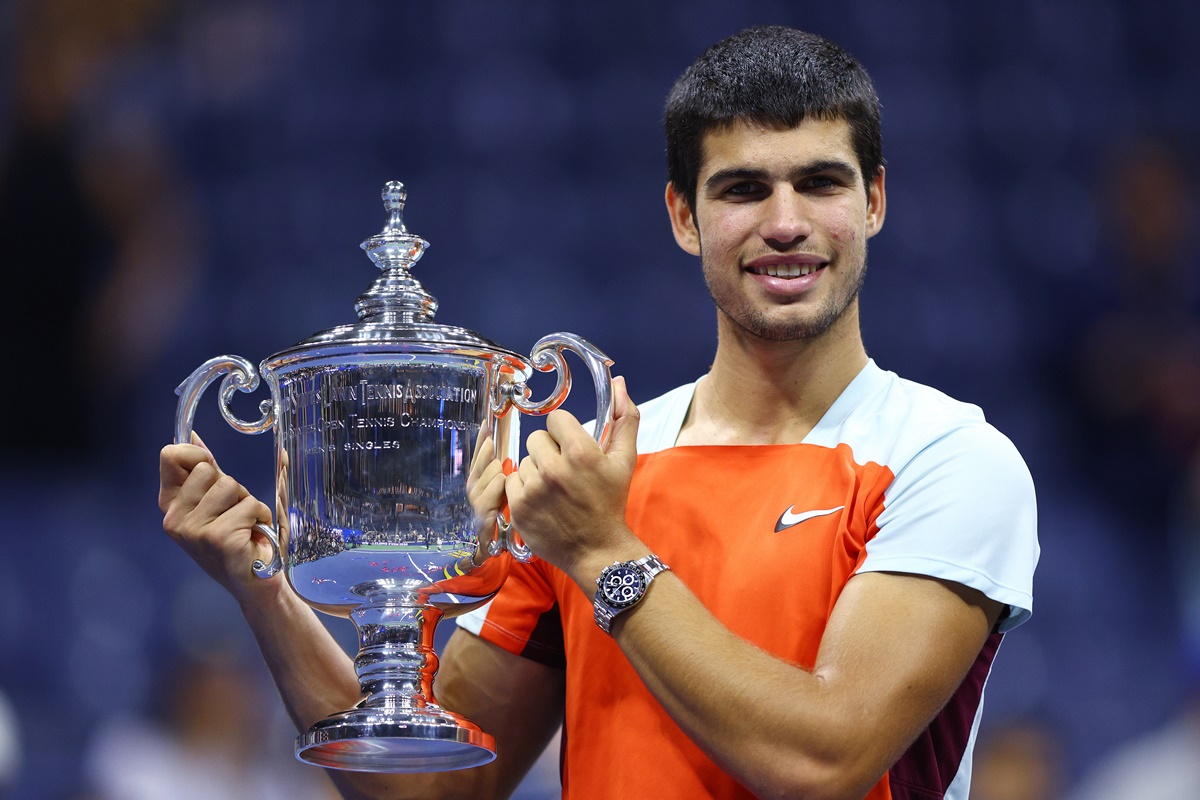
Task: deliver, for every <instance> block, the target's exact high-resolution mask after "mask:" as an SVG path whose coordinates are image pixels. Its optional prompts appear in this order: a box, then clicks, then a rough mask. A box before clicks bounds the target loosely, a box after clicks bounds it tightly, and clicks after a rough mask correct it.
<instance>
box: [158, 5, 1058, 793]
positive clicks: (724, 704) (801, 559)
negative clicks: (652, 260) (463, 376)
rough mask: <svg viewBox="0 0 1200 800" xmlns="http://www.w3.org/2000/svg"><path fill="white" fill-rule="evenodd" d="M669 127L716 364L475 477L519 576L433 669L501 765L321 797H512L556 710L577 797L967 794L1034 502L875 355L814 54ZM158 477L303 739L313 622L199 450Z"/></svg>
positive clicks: (692, 86)
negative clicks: (510, 537) (507, 513)
mask: <svg viewBox="0 0 1200 800" xmlns="http://www.w3.org/2000/svg"><path fill="white" fill-rule="evenodd" d="M666 125H667V140H668V157H669V166H670V182H669V184H668V186H667V190H666V202H667V208H668V212H669V214H670V219H671V224H672V228H673V231H674V234H675V238H676V241H677V242H678V243H679V245H680V246H681V247H683V248H684V249H685V250H686V251H688V252H690V253H692V254H695V255H698V256H699V257H700V260H701V265H702V268H703V272H704V277H705V280H706V282H707V284H708V287H709V290H710V292H711V294H712V296H713V299H714V301H715V302H716V305H717V324H718V332H719V340H718V347H717V354H716V357H715V359H714V362H713V366H712V369H711V370H710V371H709V373H708V374H707V375H705V376H704V377H703V378H702V379H700V380H699V381H697V382H696V383H694V384H691V385H688V386H684V387H681V388H679V389H676V390H674V391H672V392H670V393H668V394H667V395H665V396H663V397H661V398H658V399H656V400H653V401H651V402H649V403H646V404H645V405H644V406H643V408H642V410H641V412H640V414H639V411H638V409H636V408H635V407H634V405H633V403H632V402H630V401H629V399H628V397H627V395H626V394H625V390H624V385H623V383H621V382H618V389H617V393H616V394H617V418H616V422H615V428H614V435H613V441H612V445H611V446H610V447H609V449H608V451H607V452H602V451H601V450H600V449H599V448H598V447H597V446H596V445H595V444H594V442H593V441H592V439H591V437H590V436H589V435H588V434H587V432H586V431H585V430H584V428H583V427H582V426H580V425H579V423H578V422H577V421H576V420H574V419H573V418H572V417H570V416H569V415H568V414H566V413H565V412H555V413H554V414H552V415H551V416H550V418H549V419H548V422H547V430H546V431H545V432H540V433H535V434H534V435H533V436H531V437H530V439H529V442H528V452H529V456H528V457H527V458H526V459H525V460H523V461H522V463H521V465H520V467H519V469H518V470H517V471H516V472H514V473H512V474H511V475H508V476H505V475H503V474H502V472H501V470H500V465H499V464H498V463H491V464H484V463H477V464H476V465H475V468H474V474H473V475H472V484H473V490H472V496H473V501H474V502H475V503H476V505H477V507H478V508H480V509H489V508H495V507H497V506H498V504H499V503H500V500H501V498H502V497H504V496H506V497H507V500H508V503H509V507H510V509H511V511H512V515H513V521H514V523H515V524H516V525H517V526H518V527H519V528H520V530H521V532H522V534H523V535H524V537H525V539H526V541H527V542H528V543H529V544H530V546H531V547H532V548H533V550H534V552H536V553H537V554H538V555H539V556H540V557H541V561H540V562H537V563H535V564H532V565H529V566H522V567H520V568H518V569H515V570H514V571H513V573H512V575H511V577H510V579H509V581H508V583H507V584H506V585H505V587H504V588H503V589H502V590H501V592H500V594H499V595H498V596H497V598H496V599H495V601H494V602H493V603H492V604H491V605H490V606H488V607H487V608H486V609H484V610H482V611H480V612H477V613H476V614H475V615H473V616H471V617H469V618H467V619H465V620H463V622H462V627H463V628H465V629H466V631H462V630H460V631H458V632H456V633H455V635H454V637H453V638H452V640H451V642H450V644H449V646H448V647H447V650H446V653H445V654H444V658H443V660H442V673H441V676H440V678H439V697H440V699H441V700H442V701H443V702H444V703H445V704H446V706H447V707H450V708H453V709H455V710H457V711H459V712H461V713H463V714H464V715H466V716H467V717H468V718H470V719H472V720H474V721H475V722H477V723H478V724H480V725H481V726H482V727H483V728H484V729H485V730H488V731H490V732H492V733H493V734H494V735H495V736H496V740H497V742H498V743H499V744H498V751H499V756H498V758H497V760H496V761H495V762H493V763H492V764H490V765H488V766H486V767H482V768H479V769H475V770H466V771H462V772H457V773H445V774H442V775H432V776H422V777H421V778H414V777H413V776H379V775H367V774H339V775H335V776H334V777H335V780H337V781H338V782H339V786H340V787H341V788H342V789H343V791H344V792H346V793H347V795H348V796H365V797H402V796H410V795H412V796H417V795H421V796H426V797H428V796H470V797H492V796H505V795H507V794H508V793H509V792H511V791H512V789H513V787H515V785H516V784H517V782H518V781H519V779H520V775H521V774H523V772H524V770H525V769H527V768H528V765H529V764H530V763H531V761H532V759H533V758H534V757H536V755H537V753H538V751H539V750H540V748H541V747H542V746H543V745H544V743H545V741H546V740H547V739H548V737H549V736H550V735H551V734H552V733H553V731H554V729H555V728H556V727H557V725H558V723H559V721H560V720H562V719H563V718H564V712H565V744H564V763H563V779H564V794H565V795H567V796H570V797H606V798H607V797H644V796H649V795H651V794H653V795H656V796H662V797H680V798H695V797H721V798H727V797H729V798H732V797H749V796H771V797H804V798H826V797H829V798H860V797H864V796H866V797H871V798H887V797H891V798H928V797H954V798H962V797H966V796H967V791H968V789H969V781H970V751H971V745H972V742H973V738H974V731H975V729H976V727H977V723H978V718H979V711H980V708H981V701H982V690H983V683H984V680H985V679H986V676H987V673H988V670H989V669H990V666H991V661H992V658H993V656H994V654H995V652H996V648H997V647H998V645H999V642H1000V638H1001V636H1002V634H1003V632H1005V631H1007V630H1009V629H1011V628H1012V627H1014V626H1016V625H1017V624H1020V622H1022V621H1024V619H1025V618H1027V617H1028V615H1029V613H1030V610H1031V607H1032V600H1031V584H1032V574H1033V570H1034V566H1035V564H1036V561H1037V554H1038V547H1037V541H1036V533H1035V519H1034V516H1035V511H1034V496H1033V487H1032V482H1031V480H1030V478H1029V474H1028V471H1027V470H1026V468H1025V465H1024V463H1023V462H1022V460H1021V458H1020V456H1019V455H1018V454H1017V452H1016V450H1015V449H1014V448H1013V446H1012V445H1011V443H1009V442H1008V440H1007V439H1005V438H1004V437H1003V436H1002V435H1000V434H999V433H998V432H997V431H996V430H995V429H994V428H992V427H991V426H989V425H988V424H987V423H986V422H984V420H983V416H982V414H981V413H980V412H979V410H978V409H976V408H974V407H972V406H967V405H964V404H961V403H958V402H956V401H954V400H951V399H949V398H947V397H945V396H944V395H942V394H940V393H938V392H936V391H934V390H932V389H928V388H926V387H922V386H918V385H915V384H912V383H909V382H907V381H903V380H901V379H899V378H897V377H896V376H895V375H893V374H891V373H887V372H884V371H883V370H881V369H880V368H879V367H877V366H876V365H875V364H874V363H873V362H871V361H870V360H869V359H868V357H867V354H866V351H865V349H864V346H863V343H862V339H861V335H860V331H859V321H858V312H859V306H858V292H859V288H860V287H861V285H862V281H863V277H864V275H865V271H866V240H867V239H868V238H870V237H871V236H873V235H875V233H877V232H878V231H879V230H880V228H881V226H882V225H883V220H884V210H885V192H884V169H883V165H882V147H881V144H880V141H881V140H880V134H879V107H878V100H877V98H876V96H875V92H874V88H873V87H872V85H871V82H870V79H869V78H868V77H867V75H866V73H865V72H864V71H863V70H862V68H861V66H859V65H858V63H857V62H855V61H854V60H853V59H852V58H851V57H850V56H848V55H847V54H845V53H844V52H842V51H841V50H840V49H838V48H837V47H836V46H834V45H833V44H831V43H829V42H826V41H824V40H822V39H820V38H819V37H816V36H812V35H810V34H806V33H802V32H799V31H794V30H790V29H784V28H758V29H751V30H748V31H743V32H742V33H740V34H737V35H736V36H733V37H731V38H730V39H727V40H725V41H723V42H721V43H719V44H717V45H715V46H714V47H713V48H710V50H709V51H707V52H706V53H705V54H704V55H702V56H701V57H700V59H699V60H697V62H696V63H695V64H693V65H692V66H691V67H690V68H689V69H688V71H687V72H686V73H685V74H684V75H683V76H682V77H681V78H680V80H679V81H678V82H677V83H676V86H675V88H674V89H673V91H672V93H671V96H670V99H669V101H668V107H667V116H666ZM162 474H163V488H162V494H161V498H160V503H161V505H162V507H163V510H164V512H165V514H166V518H165V522H164V525H165V527H166V529H167V530H168V532H170V533H171V534H172V535H173V536H174V537H175V538H176V539H177V540H178V541H180V543H181V544H182V545H183V546H184V547H185V548H186V549H188V551H189V552H190V553H191V554H192V555H193V557H195V558H196V559H197V561H199V562H200V563H201V564H202V565H204V566H205V568H206V569H207V570H208V571H209V572H210V573H211V574H213V576H214V577H216V578H217V579H218V580H220V581H222V582H223V583H224V584H225V585H226V586H227V587H228V588H229V589H230V590H231V591H232V592H233V593H234V595H235V597H237V598H238V599H239V600H240V601H241V603H242V607H243V609H244V611H245V613H246V617H247V619H248V621H249V622H250V624H251V627H252V628H253V629H254V631H255V633H256V635H257V636H258V639H259V642H260V644H261V646H262V649H263V653H264V656H265V657H266V659H267V662H268V664H269V665H270V667H271V669H272V671H273V673H274V674H275V676H276V680H277V682H278V684H279V687H280V690H281V693H282V694H283V697H284V699H285V701H286V702H287V703H288V705H289V708H290V709H291V711H292V713H293V715H294V717H295V718H296V720H297V722H298V723H299V724H300V725H301V726H302V727H306V726H307V725H309V724H311V723H312V722H314V721H315V720H317V719H320V718H322V717H323V716H325V715H327V714H329V713H331V712H334V711H337V710H340V709H342V708H345V707H348V706H350V705H351V704H353V703H354V702H355V701H356V700H357V699H358V686H357V681H356V680H355V677H354V673H353V670H352V669H351V667H350V665H349V660H348V659H347V658H346V656H345V655H344V654H342V652H341V651H340V649H338V648H337V646H336V645H335V644H334V643H333V642H332V641H331V640H330V639H329V637H328V635H327V634H326V633H325V631H324V629H323V628H322V626H321V625H320V624H319V623H318V622H317V621H316V620H315V618H314V616H313V614H312V612H311V611H309V609H308V608H307V607H305V606H304V605H303V604H302V603H301V602H300V601H299V600H297V599H296V598H295V597H294V595H292V594H291V593H290V591H288V590H287V589H286V588H285V587H283V586H281V583H282V582H281V581H278V580H274V581H268V582H262V583H256V582H255V580H254V579H252V578H250V576H249V574H248V570H247V568H246V565H247V564H249V563H250V561H251V560H252V558H253V557H254V555H255V544H254V543H253V540H252V539H251V538H250V534H249V530H248V529H249V527H250V526H251V525H252V524H253V522H254V521H256V520H259V519H267V518H269V512H268V510H267V509H266V507H265V506H263V505H262V504H261V503H259V502H258V501H257V500H255V499H254V498H252V497H250V496H249V495H248V494H247V493H246V492H245V490H244V489H242V488H241V487H240V486H239V485H238V484H237V483H236V482H235V481H233V480H232V479H230V478H228V477H225V476H221V475H220V473H219V471H218V470H217V468H216V466H215V464H213V463H212V461H211V456H209V455H208V454H207V452H206V451H204V450H202V449H201V448H198V447H190V446H173V447H168V448H166V449H165V450H164V451H163V464H162ZM613 565H616V566H613ZM598 580H599V584H598ZM598 585H599V586H600V591H597V587H598ZM597 624H599V627H597ZM602 629H603V630H602Z"/></svg>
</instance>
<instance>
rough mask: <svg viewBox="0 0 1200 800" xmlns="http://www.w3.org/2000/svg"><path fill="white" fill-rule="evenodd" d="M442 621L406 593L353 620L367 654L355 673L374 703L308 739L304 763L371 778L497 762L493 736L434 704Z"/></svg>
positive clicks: (325, 724)
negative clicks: (437, 638) (436, 640)
mask: <svg viewBox="0 0 1200 800" xmlns="http://www.w3.org/2000/svg"><path fill="white" fill-rule="evenodd" d="M406 601H408V602H406ZM441 618H442V612H441V611H440V610H438V609H437V608H434V607H432V606H429V605H418V604H417V602H416V597H415V596H406V595H400V596H395V595H392V596H388V597H386V598H380V599H379V600H378V601H377V602H371V601H370V600H368V602H367V603H365V604H364V605H362V606H360V607H359V608H357V609H355V610H354V611H353V612H352V613H351V619H353V620H354V624H355V625H356V626H357V628H358V635H359V651H358V655H357V657H356V658H355V659H354V669H355V671H356V672H357V673H358V679H359V685H360V686H361V687H362V690H363V694H364V695H366V697H365V698H364V699H363V701H362V702H361V703H359V704H358V706H357V707H356V708H354V709H352V710H350V711H344V712H342V713H340V714H334V715H333V716H331V717H327V718H326V719H323V720H321V721H320V722H318V723H317V724H315V725H313V726H312V727H311V728H310V729H309V730H308V732H306V733H304V734H301V735H300V737H299V738H298V739H297V740H296V757H297V758H299V759H300V760H301V761H307V762H309V763H311V764H316V765H318V766H322V767H332V768H334V769H346V770H360V771H368V772H430V771H435V770H451V769H464V768H466V767H475V766H479V765H481V764H486V763H488V762H489V761H491V760H492V759H493V758H495V757H496V746H495V741H494V740H493V738H492V737H491V736H490V735H489V734H486V733H484V732H483V731H482V730H481V729H480V728H479V726H478V725H475V724H474V723H472V722H470V721H469V720H467V719H465V718H463V717H462V716H460V715H458V714H455V713H454V712H452V711H447V710H446V709H444V708H442V707H441V706H439V705H438V704H437V701H436V700H435V699H434V695H433V678H434V675H436V674H437V669H438V657H437V654H436V653H435V652H434V649H433V636H434V631H435V629H436V628H437V624H438V622H439V621H440V620H441Z"/></svg>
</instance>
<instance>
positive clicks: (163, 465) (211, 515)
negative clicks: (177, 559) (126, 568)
mask: <svg viewBox="0 0 1200 800" xmlns="http://www.w3.org/2000/svg"><path fill="white" fill-rule="evenodd" d="M193 441H194V442H195V443H196V444H172V445H168V446H166V447H164V448H163V449H162V453H161V454H160V455H159V490H158V507H159V509H160V510H161V511H162V512H163V529H164V530H166V532H167V533H168V534H169V535H170V536H171V538H172V539H174V540H175V542H176V543H177V544H178V545H179V546H180V547H182V548H183V549H184V551H185V552H186V553H187V554H188V555H189V556H191V557H192V559H193V560H195V562H196V563H197V564H199V565H200V566H201V567H203V568H204V571H205V572H207V573H208V574H209V575H211V576H212V577H213V578H214V579H215V580H216V581H217V582H218V583H220V584H221V585H222V586H224V587H225V588H226V589H228V590H229V592H230V593H231V594H232V595H233V596H234V597H235V598H236V599H237V600H238V602H244V601H246V600H248V599H249V598H250V596H252V595H254V594H256V593H261V592H262V591H264V589H267V586H268V585H269V586H270V589H271V590H276V589H277V588H278V584H279V583H280V581H279V579H278V578H275V579H271V580H268V581H264V580H262V579H261V578H258V577H256V576H255V575H254V573H253V572H252V571H251V567H250V565H251V564H252V563H253V562H254V560H255V559H262V560H263V561H267V562H269V561H270V560H271V545H270V543H269V542H268V541H267V539H266V537H265V536H263V535H262V534H261V533H259V532H258V531H256V530H254V525H255V523H258V522H262V523H266V524H270V523H271V509H270V508H268V507H267V505H266V504H265V503H263V502H261V501H260V500H258V499H257V498H256V497H254V496H253V495H252V494H250V492H248V491H246V488H245V487H244V486H242V485H241V484H240V483H238V482H237V481H236V480H234V479H233V478H231V477H230V476H228V475H226V474H225V473H224V472H222V471H221V468H220V467H218V466H217V462H216V459H214V458H213V456H212V453H210V452H209V451H208V449H207V448H205V447H204V446H203V442H201V441H200V438H199V437H198V436H196V435H195V434H193Z"/></svg>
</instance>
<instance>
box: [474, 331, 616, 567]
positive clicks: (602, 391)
mask: <svg viewBox="0 0 1200 800" xmlns="http://www.w3.org/2000/svg"><path fill="white" fill-rule="evenodd" d="M564 350H570V351H571V352H572V353H575V355H577V356H579V357H580V358H582V359H583V363H585V364H586V365H587V368H588V372H590V373H591V375H592V384H593V385H594V386H595V389H596V423H595V425H594V426H593V428H592V436H593V437H594V438H595V439H596V443H597V444H599V445H600V449H601V450H607V449H608V443H609V440H611V439H612V424H613V388H612V372H611V371H610V370H609V367H611V366H612V363H613V362H612V359H611V358H609V357H608V356H606V355H604V353H602V352H600V350H598V349H597V348H596V346H595V345H593V344H592V343H591V342H589V341H587V340H586V339H584V338H583V337H581V336H576V335H575V334H573V333H551V334H548V335H546V336H543V337H542V338H541V339H539V340H538V341H537V344H535V345H534V346H533V352H532V353H530V356H529V361H530V363H531V364H532V365H533V366H534V368H535V369H537V371H538V372H550V371H551V370H555V371H556V372H557V373H558V382H557V383H556V384H555V386H554V391H553V392H551V393H550V396H549V397H547V398H546V399H545V400H542V401H541V402H539V403H534V402H530V400H529V395H530V391H529V387H528V386H526V385H525V383H524V382H523V381H522V382H518V383H515V384H513V386H512V389H511V390H510V391H511V393H512V402H513V405H515V406H516V407H517V408H518V409H520V411H521V412H523V413H525V414H532V415H534V416H542V415H543V414H549V413H550V412H551V411H553V410H554V409H556V408H558V407H559V406H561V405H562V404H563V401H564V400H566V399H567V395H568V394H569V393H570V392H571V369H570V367H568V366H567V361H566V359H565V358H563V351H564ZM497 522H498V524H499V525H500V536H501V538H502V540H503V541H504V542H505V546H506V547H508V551H509V552H510V553H512V555H513V558H515V559H517V560H518V561H525V562H527V561H530V560H532V559H533V551H532V550H530V549H529V547H528V546H527V545H526V544H525V543H524V542H523V541H521V536H520V534H519V533H518V532H517V530H516V528H514V527H513V525H512V523H511V522H509V521H508V520H506V519H505V518H504V515H503V514H501V515H500V518H499V519H498V520H497Z"/></svg>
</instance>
